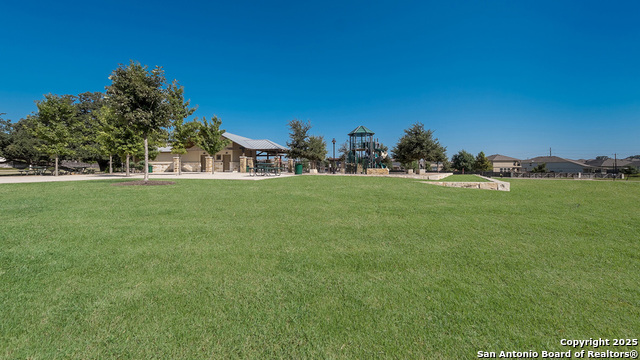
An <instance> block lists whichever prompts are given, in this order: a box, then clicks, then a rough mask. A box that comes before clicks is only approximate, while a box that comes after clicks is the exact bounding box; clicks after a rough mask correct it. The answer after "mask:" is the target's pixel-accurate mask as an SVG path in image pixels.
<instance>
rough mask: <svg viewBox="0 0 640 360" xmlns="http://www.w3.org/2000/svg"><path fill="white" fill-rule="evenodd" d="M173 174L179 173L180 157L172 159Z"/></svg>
mask: <svg viewBox="0 0 640 360" xmlns="http://www.w3.org/2000/svg"><path fill="white" fill-rule="evenodd" d="M173 172H174V173H175V174H176V175H178V174H179V173H180V156H174V157H173Z"/></svg>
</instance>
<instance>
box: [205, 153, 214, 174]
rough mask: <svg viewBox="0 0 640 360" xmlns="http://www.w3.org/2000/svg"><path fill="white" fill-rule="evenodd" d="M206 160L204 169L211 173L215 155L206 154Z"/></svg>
mask: <svg viewBox="0 0 640 360" xmlns="http://www.w3.org/2000/svg"><path fill="white" fill-rule="evenodd" d="M204 162H205V170H204V171H205V172H206V173H207V174H211V172H212V171H213V156H205V158H204Z"/></svg>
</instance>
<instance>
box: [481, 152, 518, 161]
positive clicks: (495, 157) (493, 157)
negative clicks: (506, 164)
mask: <svg viewBox="0 0 640 360" xmlns="http://www.w3.org/2000/svg"><path fill="white" fill-rule="evenodd" d="M487 159H489V161H520V159H516V158H512V157H509V156H504V155H500V154H495V155H490V156H487Z"/></svg>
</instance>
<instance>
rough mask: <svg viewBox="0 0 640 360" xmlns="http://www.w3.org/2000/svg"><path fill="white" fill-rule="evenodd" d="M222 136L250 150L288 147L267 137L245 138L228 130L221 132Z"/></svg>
mask: <svg viewBox="0 0 640 360" xmlns="http://www.w3.org/2000/svg"><path fill="white" fill-rule="evenodd" d="M222 136H224V137H226V138H227V139H229V140H231V141H233V142H234V143H236V144H238V145H240V146H242V147H244V148H245V149H250V150H278V151H283V152H286V151H289V149H288V148H287V147H284V146H282V145H280V144H277V143H275V142H273V141H271V140H267V139H261V140H254V139H249V138H246V137H244V136H240V135H236V134H232V133H230V132H226V131H225V133H224V134H222Z"/></svg>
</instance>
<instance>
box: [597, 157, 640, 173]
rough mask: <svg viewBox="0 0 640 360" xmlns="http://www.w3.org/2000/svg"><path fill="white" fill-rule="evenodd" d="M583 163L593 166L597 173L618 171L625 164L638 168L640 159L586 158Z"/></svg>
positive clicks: (625, 165)
mask: <svg viewBox="0 0 640 360" xmlns="http://www.w3.org/2000/svg"><path fill="white" fill-rule="evenodd" d="M585 163H586V164H587V165H589V166H592V167H593V170H594V172H597V173H611V172H614V171H616V170H617V171H620V170H622V169H623V168H625V167H627V166H631V167H635V168H636V169H638V168H640V160H636V159H598V160H596V159H591V160H586V161H585Z"/></svg>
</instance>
